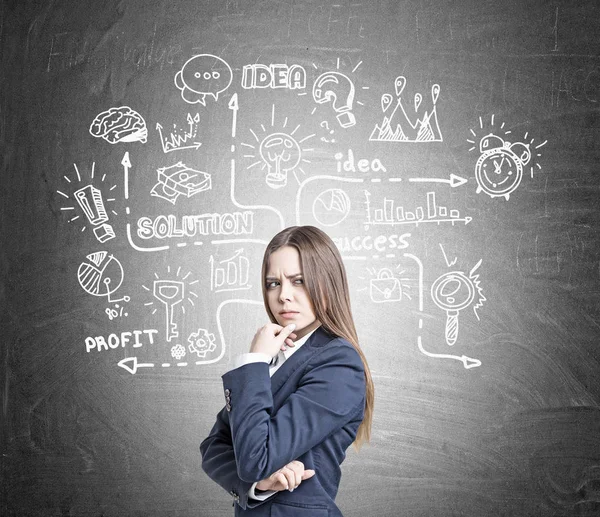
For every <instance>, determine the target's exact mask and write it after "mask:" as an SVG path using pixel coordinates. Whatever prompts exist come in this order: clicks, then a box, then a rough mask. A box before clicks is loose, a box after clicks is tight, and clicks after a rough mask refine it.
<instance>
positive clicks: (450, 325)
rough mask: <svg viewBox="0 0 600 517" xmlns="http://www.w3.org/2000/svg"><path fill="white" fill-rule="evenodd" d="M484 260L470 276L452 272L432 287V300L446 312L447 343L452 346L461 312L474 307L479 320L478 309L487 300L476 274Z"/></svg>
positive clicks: (475, 267) (474, 268)
mask: <svg viewBox="0 0 600 517" xmlns="http://www.w3.org/2000/svg"><path fill="white" fill-rule="evenodd" d="M481 262H482V260H479V262H477V264H475V266H474V267H473V269H471V271H470V272H469V274H468V275H466V274H465V273H463V272H462V271H450V272H448V273H444V274H443V275H440V276H439V277H438V278H437V279H436V280H435V282H433V284H432V286H431V298H432V299H433V301H434V303H435V304H436V305H437V306H438V307H439V308H440V309H442V310H443V311H445V312H446V331H445V337H446V343H447V344H448V345H449V346H452V345H454V344H455V343H456V340H457V338H458V314H459V312H460V311H462V310H464V309H466V308H467V307H469V306H470V305H473V302H475V304H474V307H473V312H474V313H475V316H476V317H477V319H479V315H478V314H477V309H479V308H480V307H481V306H482V305H483V302H484V301H485V300H486V298H485V296H484V295H483V291H482V289H481V285H480V282H479V275H476V274H475V271H476V270H477V268H478V267H479V266H480V265H481Z"/></svg>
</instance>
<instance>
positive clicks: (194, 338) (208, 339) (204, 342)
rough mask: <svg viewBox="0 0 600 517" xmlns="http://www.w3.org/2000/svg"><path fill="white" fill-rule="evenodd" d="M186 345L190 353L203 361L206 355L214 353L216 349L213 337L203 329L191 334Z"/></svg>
mask: <svg viewBox="0 0 600 517" xmlns="http://www.w3.org/2000/svg"><path fill="white" fill-rule="evenodd" d="M188 343H189V345H188V349H189V351H190V353H194V354H196V355H197V356H198V357H201V358H203V359H204V358H206V355H207V354H208V353H210V352H214V351H215V350H216V348H217V345H216V341H215V335H214V334H211V333H210V332H208V330H206V329H203V328H199V329H198V330H197V331H196V332H192V333H191V334H190V335H189V337H188Z"/></svg>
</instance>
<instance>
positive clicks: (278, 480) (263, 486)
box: [256, 460, 315, 492]
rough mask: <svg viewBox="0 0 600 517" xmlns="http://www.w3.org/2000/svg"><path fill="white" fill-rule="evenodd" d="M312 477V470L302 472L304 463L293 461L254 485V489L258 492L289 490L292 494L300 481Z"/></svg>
mask: <svg viewBox="0 0 600 517" xmlns="http://www.w3.org/2000/svg"><path fill="white" fill-rule="evenodd" d="M314 475H315V471H314V470H312V469H308V470H304V463H302V462H301V461H298V460H294V461H291V462H290V463H288V464H287V465H285V466H284V467H282V468H280V469H279V470H278V471H276V472H273V474H271V475H270V476H269V477H268V478H266V479H261V480H260V481H259V482H258V483H257V484H256V488H258V489H259V490H276V491H280V490H289V491H290V492H292V491H293V490H294V488H296V487H297V486H298V485H299V484H300V483H302V481H304V480H305V479H308V478H311V477H313V476H314Z"/></svg>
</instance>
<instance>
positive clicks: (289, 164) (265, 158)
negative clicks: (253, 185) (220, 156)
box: [242, 105, 315, 189]
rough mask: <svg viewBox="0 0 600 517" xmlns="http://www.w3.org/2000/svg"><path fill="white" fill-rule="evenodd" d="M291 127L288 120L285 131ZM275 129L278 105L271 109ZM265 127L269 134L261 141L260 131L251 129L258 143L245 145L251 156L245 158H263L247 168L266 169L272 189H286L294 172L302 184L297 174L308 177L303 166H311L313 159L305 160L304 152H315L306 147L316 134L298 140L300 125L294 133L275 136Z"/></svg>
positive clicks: (275, 132)
mask: <svg viewBox="0 0 600 517" xmlns="http://www.w3.org/2000/svg"><path fill="white" fill-rule="evenodd" d="M287 125H288V118H287V117H285V120H284V122H283V125H282V128H281V129H282V130H283V129H286V128H287ZM271 127H275V105H272V106H271ZM261 128H262V130H263V132H264V133H266V135H265V136H264V137H262V138H259V136H258V135H257V133H256V131H254V130H252V129H250V133H251V134H252V136H253V138H254V140H255V142H254V143H247V142H242V147H244V148H247V149H248V151H246V153H247V154H244V158H250V159H256V158H260V159H259V160H256V161H254V162H252V163H251V164H250V165H248V167H246V169H251V168H253V167H255V166H257V165H261V170H265V169H266V171H267V173H266V177H265V182H266V184H267V185H268V186H269V187H271V188H272V189H280V188H282V187H285V186H286V185H287V180H288V174H289V173H292V174H293V175H294V177H295V178H296V181H297V182H298V184H300V180H299V179H298V174H297V173H298V172H300V173H301V174H303V175H304V174H306V172H305V171H304V170H303V169H302V164H303V163H310V160H308V159H306V158H304V153H306V152H310V151H314V149H312V148H306V147H303V145H304V142H306V141H307V140H310V139H311V138H312V137H314V136H315V134H314V133H313V134H311V135H308V136H305V137H304V138H302V139H299V140H297V139H296V136H295V134H296V132H297V131H298V129H300V125H299V124H298V125H297V126H296V127H295V128H294V129H293V130H292V131H290V132H288V131H277V130H276V131H274V132H272V133H271V132H270V131H268V130H267V128H265V126H264V124H261ZM256 144H258V156H257V155H256V152H257V147H256Z"/></svg>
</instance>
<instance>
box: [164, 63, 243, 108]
mask: <svg viewBox="0 0 600 517" xmlns="http://www.w3.org/2000/svg"><path fill="white" fill-rule="evenodd" d="M232 80H233V72H232V71H231V67H230V66H229V65H228V64H227V62H226V61H224V60H223V59H221V58H220V57H218V56H214V55H212V54H198V55H196V56H194V57H191V58H190V59H188V60H187V61H186V62H185V64H184V65H183V67H182V68H181V70H180V71H179V72H177V74H176V75H175V86H177V88H178V89H179V90H180V91H181V98H182V99H183V100H184V101H185V102H187V103H189V104H202V106H206V97H207V96H211V97H212V98H213V99H214V100H215V102H216V101H218V100H219V94H220V93H223V92H224V91H225V90H227V88H229V85H230V84H231V81H232Z"/></svg>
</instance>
